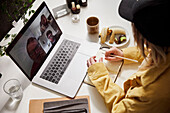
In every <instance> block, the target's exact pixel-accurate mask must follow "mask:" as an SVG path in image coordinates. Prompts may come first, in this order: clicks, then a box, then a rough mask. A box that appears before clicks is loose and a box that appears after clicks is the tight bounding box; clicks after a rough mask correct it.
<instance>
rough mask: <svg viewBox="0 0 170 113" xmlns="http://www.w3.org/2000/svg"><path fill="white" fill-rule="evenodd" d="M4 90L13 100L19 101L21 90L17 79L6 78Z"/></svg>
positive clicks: (21, 94)
mask: <svg viewBox="0 0 170 113" xmlns="http://www.w3.org/2000/svg"><path fill="white" fill-rule="evenodd" d="M3 89H4V91H5V92H6V93H7V94H8V95H9V96H10V97H11V98H12V100H14V101H20V100H21V99H22V96H23V90H22V86H21V84H20V82H19V81H18V80H17V79H10V80H8V81H7V82H6V83H5V84H4V86H3Z"/></svg>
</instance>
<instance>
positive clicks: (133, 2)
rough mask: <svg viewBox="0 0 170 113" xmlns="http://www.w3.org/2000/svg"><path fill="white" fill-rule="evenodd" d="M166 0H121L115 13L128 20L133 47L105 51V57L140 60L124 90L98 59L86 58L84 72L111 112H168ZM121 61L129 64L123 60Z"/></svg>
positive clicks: (169, 68) (169, 76) (169, 74)
mask: <svg viewBox="0 0 170 113" xmlns="http://www.w3.org/2000/svg"><path fill="white" fill-rule="evenodd" d="M169 5H170V2H169V1H168V0H122V1H121V4H120V6H119V14H120V15H121V16H122V17H123V18H125V19H126V20H128V21H131V22H132V28H133V33H134V38H135V42H136V43H137V47H130V48H125V49H123V50H119V49H117V48H115V47H113V48H111V49H110V50H108V51H107V52H106V53H105V59H106V60H111V61H119V60H123V59H120V58H116V57H110V54H115V55H119V56H123V57H127V58H131V59H135V60H138V61H139V62H141V66H140V68H139V69H138V71H137V72H136V73H134V74H133V75H132V76H131V77H130V78H129V79H128V80H127V81H125V82H124V89H121V88H120V87H119V86H118V85H117V84H115V83H113V82H112V80H111V79H110V77H109V76H108V74H109V73H108V71H107V69H106V67H105V66H104V64H103V63H102V58H101V59H100V60H99V62H96V60H95V56H93V57H91V58H90V59H89V60H88V61H87V66H88V67H89V68H88V75H89V78H90V79H91V81H92V83H93V84H94V85H95V86H96V88H97V90H98V91H99V93H100V94H101V95H102V97H103V98H104V100H105V103H106V106H107V108H108V110H109V112H111V113H132V112H133V113H169V112H170V107H169V105H170V85H169V83H170V40H169V36H167V33H168V32H169V30H168V29H167V28H168V25H169V19H168V17H169V15H168V11H169V10H168V9H169V8H168V7H169ZM124 63H125V64H127V63H130V62H129V61H126V60H124Z"/></svg>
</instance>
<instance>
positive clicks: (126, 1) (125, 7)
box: [119, 0, 136, 22]
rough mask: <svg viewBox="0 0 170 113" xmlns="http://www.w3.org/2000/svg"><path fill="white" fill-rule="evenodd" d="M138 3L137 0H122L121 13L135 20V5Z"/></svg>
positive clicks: (122, 15)
mask: <svg viewBox="0 0 170 113" xmlns="http://www.w3.org/2000/svg"><path fill="white" fill-rule="evenodd" d="M135 3H136V0H122V1H121V3H120V5H119V15H120V16H121V17H122V18H124V19H126V20H128V21H131V22H133V6H134V4H135Z"/></svg>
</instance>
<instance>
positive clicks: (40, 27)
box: [6, 2, 62, 80]
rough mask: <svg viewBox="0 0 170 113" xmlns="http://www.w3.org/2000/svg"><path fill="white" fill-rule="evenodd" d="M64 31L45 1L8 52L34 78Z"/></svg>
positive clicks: (29, 76) (25, 72)
mask: <svg viewBox="0 0 170 113" xmlns="http://www.w3.org/2000/svg"><path fill="white" fill-rule="evenodd" d="M61 34H62V31H61V30H60V28H59V26H58V25H57V23H56V21H55V19H54V17H53V16H52V14H51V13H50V11H49V9H48V7H47V5H46V4H45V2H43V3H42V4H41V5H40V7H39V8H38V9H37V11H36V12H35V13H34V14H33V16H32V17H31V18H30V20H29V21H28V22H27V24H26V25H25V26H24V27H23V28H22V30H21V31H20V32H19V33H18V35H17V36H16V38H15V39H14V40H13V41H12V43H11V44H10V45H9V47H8V48H7V50H6V52H7V54H8V55H9V56H10V57H11V58H12V59H13V61H14V62H15V63H16V64H17V65H18V66H19V68H20V69H21V70H22V71H23V72H24V74H26V76H27V77H28V78H29V79H30V80H32V78H33V77H34V76H35V75H36V73H37V72H38V70H39V69H40V67H41V66H42V64H43V62H44V61H45V59H46V58H47V56H48V55H49V53H50V52H51V50H52V49H53V47H54V46H55V44H56V43H57V41H58V40H59V38H60V36H61Z"/></svg>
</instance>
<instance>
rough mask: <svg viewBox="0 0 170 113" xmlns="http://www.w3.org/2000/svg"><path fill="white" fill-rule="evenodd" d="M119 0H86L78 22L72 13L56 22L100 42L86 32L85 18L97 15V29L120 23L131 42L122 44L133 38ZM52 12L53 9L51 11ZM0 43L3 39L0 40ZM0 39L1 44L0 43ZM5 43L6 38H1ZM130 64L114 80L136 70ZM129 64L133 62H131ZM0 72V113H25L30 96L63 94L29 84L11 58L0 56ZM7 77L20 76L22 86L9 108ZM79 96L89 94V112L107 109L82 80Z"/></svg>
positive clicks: (56, 0) (53, 2)
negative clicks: (5, 87) (16, 101)
mask: <svg viewBox="0 0 170 113" xmlns="http://www.w3.org/2000/svg"><path fill="white" fill-rule="evenodd" d="M42 1H43V0H36V1H35V2H34V3H33V7H32V9H34V10H36V9H37V7H38V6H39V5H40V4H41V3H42ZM46 3H47V5H48V7H49V8H50V10H51V12H52V9H53V8H55V7H57V6H60V5H63V4H65V3H66V2H65V0H46ZM119 3H120V0H107V1H105V0H88V6H87V7H83V8H81V12H80V21H79V22H78V23H73V22H72V21H71V14H69V15H67V16H64V17H62V18H59V19H57V20H56V21H57V23H58V24H59V26H60V27H61V30H62V31H63V32H64V33H67V34H70V35H73V36H76V37H79V38H82V39H85V40H87V41H89V42H90V43H99V39H98V36H97V35H90V34H88V33H87V28H86V19H87V18H88V17H89V16H96V17H98V18H99V21H100V22H99V29H100V31H101V28H102V27H107V26H113V25H116V26H123V27H124V28H125V29H127V30H128V32H129V34H130V42H129V43H128V44H127V45H125V46H124V47H128V46H133V45H134V40H133V37H132V31H131V24H130V23H129V22H127V21H126V20H124V19H122V18H121V17H120V16H119V14H118V6H119ZM52 13H53V12H52ZM22 26H23V24H22V22H21V21H19V22H17V25H16V27H15V28H13V29H11V31H10V32H9V33H17V32H19V30H20V29H21V28H22ZM1 43H2V42H1ZM1 43H0V44H1ZM3 43H5V42H3ZM129 67H130V66H126V67H123V69H124V70H125V71H124V72H121V74H120V79H118V80H117V82H116V83H117V84H118V85H120V86H121V87H123V86H122V83H123V81H124V80H125V79H126V78H128V77H129V76H127V73H128V75H131V74H132V73H133V72H134V70H136V67H137V66H136V65H134V68H132V69H129ZM131 67H132V66H131ZM0 72H1V73H2V74H3V76H2V78H1V79H0V95H1V96H0V100H1V101H0V112H1V113H13V112H16V113H28V112H29V100H30V99H42V98H58V97H63V96H62V95H60V94H58V93H56V92H53V91H51V90H48V89H46V88H42V87H40V86H37V85H34V84H31V83H30V81H29V80H28V79H27V78H26V77H25V76H24V74H23V73H22V72H21V71H20V70H19V68H18V67H17V66H16V65H15V64H14V63H13V62H12V61H11V59H10V58H9V57H7V56H4V57H0ZM10 78H17V79H19V80H20V82H21V84H22V86H23V88H24V96H23V99H22V100H21V101H20V103H19V104H18V106H17V107H16V108H13V109H10V108H9V105H8V103H9V100H8V99H9V97H8V95H7V94H5V93H4V91H3V88H2V86H3V84H4V82H5V81H7V80H8V79H10ZM77 95H78V96H82V95H89V96H90V105H91V112H92V113H107V112H108V111H107V109H106V107H105V104H104V101H103V99H102V97H101V96H100V94H99V93H98V92H97V90H96V88H94V87H92V86H89V85H87V84H85V83H83V84H82V86H81V88H80V90H79V92H78V94H77Z"/></svg>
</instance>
